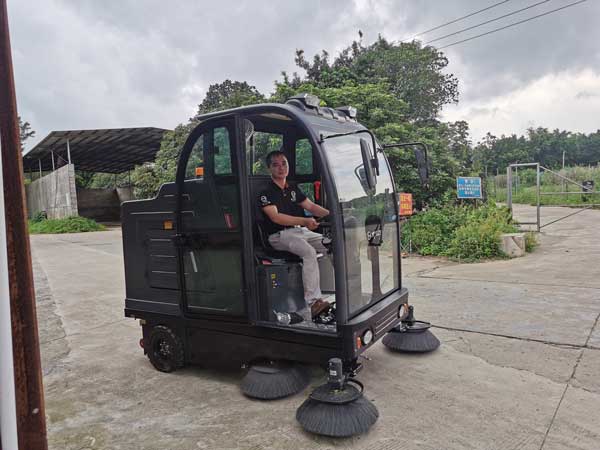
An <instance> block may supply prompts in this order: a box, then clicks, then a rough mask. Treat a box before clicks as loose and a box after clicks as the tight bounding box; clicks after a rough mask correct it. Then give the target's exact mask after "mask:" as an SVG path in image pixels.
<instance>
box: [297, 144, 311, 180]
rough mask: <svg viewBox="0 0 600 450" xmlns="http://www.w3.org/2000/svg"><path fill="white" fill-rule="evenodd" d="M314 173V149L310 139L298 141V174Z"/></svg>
mask: <svg viewBox="0 0 600 450" xmlns="http://www.w3.org/2000/svg"><path fill="white" fill-rule="evenodd" d="M312 173H313V151H312V145H310V142H309V141H308V139H300V140H298V141H296V174H297V175H311V174H312Z"/></svg>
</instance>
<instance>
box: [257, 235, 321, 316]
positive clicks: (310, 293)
mask: <svg viewBox="0 0 600 450" xmlns="http://www.w3.org/2000/svg"><path fill="white" fill-rule="evenodd" d="M269 243H270V244H271V246H272V247H273V248H274V249H275V250H283V251H286V252H290V253H293V254H294V255H298V256H300V257H301V258H302V280H303V282H304V299H305V300H306V302H307V303H308V304H309V305H311V304H312V303H313V301H314V300H316V299H318V298H321V297H322V294H321V281H320V277H319V264H318V263H317V253H323V254H325V253H327V249H326V248H325V246H324V245H323V235H321V234H319V233H314V232H312V231H310V230H309V229H308V228H306V227H301V228H300V227H297V228H287V229H285V230H282V231H280V232H279V233H274V234H272V235H270V236H269Z"/></svg>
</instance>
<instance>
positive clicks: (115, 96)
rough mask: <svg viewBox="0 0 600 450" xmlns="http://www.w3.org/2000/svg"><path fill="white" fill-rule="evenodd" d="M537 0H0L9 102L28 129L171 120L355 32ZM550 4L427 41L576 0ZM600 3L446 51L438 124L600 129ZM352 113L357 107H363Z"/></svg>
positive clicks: (272, 76) (513, 129) (410, 28)
mask: <svg viewBox="0 0 600 450" xmlns="http://www.w3.org/2000/svg"><path fill="white" fill-rule="evenodd" d="M540 1H541V0H508V1H504V2H502V4H500V5H498V6H495V7H493V8H491V9H489V10H487V11H485V12H482V13H479V14H476V15H474V16H472V17H469V18H467V19H464V20H461V21H458V22H456V23H454V24H451V25H448V26H445V27H442V28H440V29H438V30H435V31H432V32H429V33H425V34H420V35H418V34H419V33H421V32H422V31H425V30H429V29H431V28H433V27H436V26H438V25H441V24H444V23H447V22H449V21H452V20H454V19H457V18H459V17H461V16H465V15H467V14H470V13H473V12H475V11H477V10H480V9H482V8H485V7H487V6H491V5H494V4H496V3H499V0H443V1H440V0H395V1H394V0H377V1H375V0H343V1H342V0H323V1H318V0H303V1H301V2H300V1H278V2H275V1H263V0H253V1H245V0H237V1H230V0H221V1H219V2H215V1H211V2H208V1H198V0H173V1H171V2H165V1H163V0H102V1H98V0H28V1H26V2H25V1H20V0H8V12H9V21H10V31H11V45H12V53H13V65H14V71H15V82H16V88H17V104H18V110H19V114H20V115H21V117H22V118H23V119H24V120H26V121H28V122H30V123H31V126H32V128H33V129H34V130H35V131H36V136H35V138H33V139H30V140H29V141H27V143H26V148H27V149H28V148H31V147H32V146H33V145H34V144H35V143H36V142H38V141H39V140H41V139H42V138H43V137H45V136H46V135H47V134H48V133H49V132H50V131H52V130H70V129H90V128H91V129H95V128H121V127H136V126H156V127H161V128H174V127H175V126H176V125H177V124H179V123H182V122H186V121H187V120H188V118H189V117H191V116H193V115H194V113H195V112H196V109H197V105H198V104H199V103H200V102H201V101H202V99H203V98H204V95H205V93H206V91H207V89H208V87H209V85H210V84H213V83H218V82H221V81H223V80H225V79H232V80H238V81H247V82H248V83H249V84H251V85H255V86H256V87H257V88H258V89H259V90H260V91H261V92H262V93H265V94H268V93H270V92H272V90H273V85H274V81H275V80H277V79H280V77H281V71H282V70H285V71H288V72H290V73H291V72H294V71H299V72H300V73H302V70H301V69H298V68H297V67H295V64H294V53H295V50H296V49H303V50H304V51H305V54H306V55H307V56H308V57H312V55H314V54H315V53H318V52H320V51H321V50H322V49H325V50H327V51H328V52H329V53H330V54H331V55H335V54H337V52H339V51H340V50H341V49H343V48H345V47H346V46H347V45H348V44H350V43H351V42H352V40H354V39H357V37H358V30H361V31H362V33H363V43H364V44H370V43H371V42H373V41H374V40H375V39H376V38H377V36H378V35H379V34H381V35H382V36H384V37H385V38H386V39H388V40H392V41H401V40H404V39H411V38H413V37H415V35H418V36H417V39H420V40H422V42H424V43H427V42H428V41H430V40H433V39H436V38H438V37H441V36H444V35H447V34H450V33H454V32H458V31H460V30H463V29H464V28H467V27H471V26H475V25H478V24H480V23H482V22H484V21H488V20H492V19H494V18H497V17H499V16H502V15H504V14H508V13H511V12H513V11H515V10H518V9H521V8H525V7H528V6H530V5H533V4H535V3H540ZM574 1H576V0H546V1H543V2H541V4H539V5H537V6H535V7H533V8H530V9H528V10H526V11H523V12H521V13H518V14H514V15H512V16H510V17H506V18H504V19H501V20H498V21H495V22H493V23H489V24H487V25H483V26H480V27H477V28H474V29H472V30H469V31H466V32H463V33H459V34H457V35H455V36H451V37H447V38H444V39H441V40H439V41H436V42H435V43H432V44H431V45H435V46H437V47H438V48H441V47H443V46H445V45H448V44H451V43H454V42H457V41H460V40H462V39H467V38H469V37H473V36H476V35H478V34H481V33H485V32H487V31H491V30H493V29H495V28H498V27H502V26H505V25H508V24H510V23H513V22H517V21H520V20H523V19H526V18H528V17H531V16H534V15H537V14H541V13H543V12H546V11H550V10H552V9H556V8H560V7H562V6H565V5H568V4H570V3H573V2H574ZM598 17H600V2H599V1H598V0H588V1H586V2H584V3H581V4H578V5H575V6H573V7H569V8H566V9H564V10H562V11H558V12H556V13H553V14H549V15H547V16H544V17H540V18H538V19H535V20H532V21H529V22H526V23H523V24H521V25H517V26H514V27H511V28H508V29H506V30H502V31H499V32H496V33H493V34H490V35H488V36H483V37H480V38H477V39H473V40H472V41H469V42H464V43H462V44H457V45H453V46H450V47H448V48H444V49H441V51H442V52H444V54H445V55H446V56H447V58H448V60H449V64H448V67H447V69H446V70H447V72H449V73H453V74H454V75H455V76H456V77H457V78H458V80H459V92H460V98H459V102H458V104H456V105H448V106H446V107H445V108H444V109H443V111H442V117H441V119H442V120H445V121H455V120H466V121H467V122H468V123H469V126H470V130H471V139H472V141H473V142H474V143H476V142H477V141H478V140H480V139H481V138H482V137H483V136H484V135H485V134H486V133H487V132H491V133H492V134H494V135H496V136H501V135H502V134H505V135H510V134H513V133H516V134H522V133H524V132H525V131H526V129H527V128H529V127H537V126H543V127H547V128H550V129H554V128H559V129H566V130H569V131H575V132H585V133H589V132H594V131H596V130H597V129H599V128H600V125H599V123H598V117H600V46H598V45H597V42H599V41H600V27H598V26H597V18H598ZM359 114H360V112H359Z"/></svg>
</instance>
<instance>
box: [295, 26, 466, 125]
mask: <svg viewBox="0 0 600 450" xmlns="http://www.w3.org/2000/svg"><path fill="white" fill-rule="evenodd" d="M329 59H330V58H329V54H328V53H327V52H326V51H325V50H323V51H322V53H321V54H320V55H319V54H317V55H315V56H314V57H313V60H312V63H310V62H308V60H307V59H306V57H305V55H304V51H303V50H297V51H296V58H295V60H296V65H298V67H300V68H302V69H304V70H305V71H306V76H305V78H304V79H301V78H300V77H299V76H298V75H297V74H294V76H293V78H292V79H290V78H289V76H287V74H284V80H286V79H287V82H289V83H290V84H291V86H292V87H297V86H298V85H299V84H300V83H303V82H304V83H311V84H314V85H315V86H316V87H320V88H323V87H341V86H343V85H346V84H348V83H349V82H353V83H356V84H363V83H371V84H377V83H380V82H386V83H387V84H388V85H389V87H390V93H391V94H392V95H394V96H395V97H396V98H397V99H400V100H402V101H404V102H405V103H406V104H407V105H408V110H407V115H406V118H407V120H411V121H421V122H428V121H432V120H435V119H436V118H437V116H438V114H439V112H440V110H441V108H442V107H443V106H444V105H446V104H448V103H456V102H458V80H457V78H456V77H455V76H454V75H452V74H448V73H443V70H444V69H445V68H446V66H447V65H448V59H447V58H446V57H445V56H444V55H443V53H442V52H439V51H437V50H436V49H435V48H433V47H422V46H421V44H420V43H419V42H417V41H413V42H409V43H402V42H401V43H397V44H396V43H392V42H389V41H387V40H386V39H384V38H383V37H381V36H379V38H378V39H377V41H375V42H374V43H373V44H371V45H369V46H366V47H365V46H363V44H362V42H360V41H358V42H357V41H354V42H353V43H352V44H351V45H350V46H348V47H347V48H346V49H344V50H342V51H341V52H340V54H339V56H338V57H336V58H335V59H334V61H333V63H330V61H329Z"/></svg>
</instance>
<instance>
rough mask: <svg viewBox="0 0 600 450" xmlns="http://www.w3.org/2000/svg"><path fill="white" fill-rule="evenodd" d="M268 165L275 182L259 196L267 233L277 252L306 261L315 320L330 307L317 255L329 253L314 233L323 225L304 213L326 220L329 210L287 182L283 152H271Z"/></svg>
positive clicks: (306, 287) (306, 285)
mask: <svg viewBox="0 0 600 450" xmlns="http://www.w3.org/2000/svg"><path fill="white" fill-rule="evenodd" d="M266 163H267V167H268V169H269V171H270V172H271V183H270V184H269V187H268V188H266V189H265V190H264V191H263V192H261V193H260V196H259V199H258V200H259V204H260V206H261V208H262V210H263V212H264V214H265V216H266V217H267V218H268V219H269V220H267V221H266V222H265V231H266V232H267V233H268V235H269V243H270V244H271V246H272V247H273V248H274V249H275V250H283V251H287V252H290V253H293V254H295V255H298V256H300V257H301V258H302V262H303V264H302V280H303V283H304V299H305V300H306V302H307V304H308V305H309V306H310V310H311V314H312V317H313V318H314V317H315V316H317V315H319V314H320V313H322V312H323V311H325V310H326V309H327V308H328V307H329V303H327V302H326V301H324V300H323V299H322V298H321V297H322V294H321V288H320V278H319V265H318V263H317V254H318V253H325V252H327V249H326V248H325V246H324V245H323V235H321V234H319V233H315V232H314V231H313V230H315V229H317V227H318V226H319V225H318V223H317V221H316V220H315V218H314V217H306V216H305V214H304V210H306V211H308V212H310V213H311V214H312V215H313V216H315V217H325V216H327V215H329V211H328V210H327V209H325V208H323V207H321V206H319V205H317V204H315V203H313V202H312V201H311V200H310V199H309V198H307V197H306V196H305V195H304V194H303V193H302V191H301V190H300V189H299V188H298V187H297V186H295V185H290V184H288V182H287V176H288V174H289V165H288V160H287V158H286V156H285V154H284V153H283V151H281V150H276V151H273V152H271V153H269V154H268V155H267V157H266Z"/></svg>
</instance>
